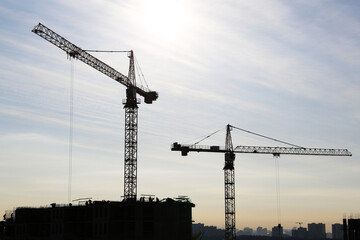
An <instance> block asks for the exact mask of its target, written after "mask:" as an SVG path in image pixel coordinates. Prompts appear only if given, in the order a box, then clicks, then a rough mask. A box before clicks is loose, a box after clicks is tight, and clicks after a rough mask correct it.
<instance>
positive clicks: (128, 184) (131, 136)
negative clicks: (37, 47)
mask: <svg viewBox="0 0 360 240" xmlns="http://www.w3.org/2000/svg"><path fill="white" fill-rule="evenodd" d="M32 32H33V33H35V34H37V35H39V36H40V37H42V38H44V39H45V40H47V41H49V42H50V43H52V44H54V45H55V46H57V47H58V48H60V49H62V50H63V51H65V52H66V53H67V55H68V56H69V57H72V58H76V59H79V60H81V61H82V62H84V63H86V64H88V65H89V66H90V67H93V68H95V69H96V70H98V71H100V72H101V73H103V74H105V75H107V76H108V77H110V78H112V79H114V80H115V81H117V82H119V83H121V84H122V85H124V86H125V87H126V100H125V101H124V102H123V104H124V109H125V144H124V145H125V150H124V199H125V200H128V199H135V200H136V195H137V141H138V139H137V137H138V104H139V103H140V101H139V100H138V99H137V98H136V94H139V95H140V96H142V97H144V101H145V103H147V104H151V103H152V102H153V101H155V100H156V99H157V98H158V93H157V92H155V91H151V90H150V89H148V88H147V87H145V86H142V85H139V84H138V83H137V82H136V78H135V66H134V53H133V51H132V50H131V51H128V57H129V58H130V66H129V72H128V76H125V75H123V74H122V73H120V72H118V71H117V70H115V69H114V68H112V67H110V66H109V65H107V64H106V63H104V62H102V61H100V60H99V59H97V58H96V57H94V56H92V55H91V54H89V53H88V52H87V51H86V50H83V49H81V48H80V47H78V46H76V45H75V44H73V43H71V42H69V41H68V40H66V39H65V38H63V37H62V36H60V35H58V34H57V33H55V32H54V31H52V30H51V29H49V28H47V27H46V26H44V25H43V24H41V23H39V24H38V25H36V26H35V27H34V29H33V30H32Z"/></svg>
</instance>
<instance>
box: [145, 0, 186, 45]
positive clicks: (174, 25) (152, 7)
mask: <svg viewBox="0 0 360 240" xmlns="http://www.w3.org/2000/svg"><path fill="white" fill-rule="evenodd" d="M181 3H182V2H181V1H174V0H154V1H144V2H143V7H142V11H141V18H142V24H143V25H144V27H145V28H146V31H147V32H148V33H149V34H151V35H152V36H154V37H156V38H159V39H161V40H165V41H174V40H176V39H178V38H180V37H181V36H182V35H184V34H185V30H186V27H187V23H188V20H189V19H188V15H189V14H188V13H187V12H186V9H185V6H184V5H183V4H181Z"/></svg>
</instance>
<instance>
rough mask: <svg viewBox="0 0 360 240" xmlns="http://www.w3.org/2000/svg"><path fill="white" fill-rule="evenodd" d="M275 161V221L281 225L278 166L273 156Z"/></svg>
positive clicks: (277, 160)
mask: <svg viewBox="0 0 360 240" xmlns="http://www.w3.org/2000/svg"><path fill="white" fill-rule="evenodd" d="M274 159H275V178H276V179H275V180H276V187H275V188H276V207H277V220H278V224H280V225H281V204H280V166H279V157H278V156H274Z"/></svg>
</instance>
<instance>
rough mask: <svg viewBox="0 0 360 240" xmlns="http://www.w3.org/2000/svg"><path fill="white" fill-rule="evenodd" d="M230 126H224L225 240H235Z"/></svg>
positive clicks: (233, 175)
mask: <svg viewBox="0 0 360 240" xmlns="http://www.w3.org/2000/svg"><path fill="white" fill-rule="evenodd" d="M230 131H231V126H230V125H227V126H226V139H225V150H226V152H225V165H224V168H223V170H224V183H225V187H224V188H225V239H231V240H235V236H236V224H235V169H234V161H235V153H234V149H233V144H232V139H231V133H230Z"/></svg>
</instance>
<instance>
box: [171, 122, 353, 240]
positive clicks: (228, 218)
mask: <svg viewBox="0 0 360 240" xmlns="http://www.w3.org/2000/svg"><path fill="white" fill-rule="evenodd" d="M233 128H236V127H234V126H231V125H230V124H228V125H227V126H226V138H225V147H220V146H204V145H197V144H193V145H190V144H179V143H177V142H175V143H173V144H172V146H171V150H172V151H180V152H181V155H182V156H187V154H188V153H189V152H214V153H225V165H224V168H223V170H224V180H225V240H235V239H236V228H235V174H234V173H235V169H234V161H235V153H255V154H272V155H273V156H274V157H280V154H289V155H317V156H319V155H322V156H352V155H351V153H350V152H349V151H348V150H347V149H326V148H303V147H299V146H296V145H293V146H296V147H263V146H237V147H235V148H233V144H232V139H231V130H232V129H233ZM237 129H239V128H237ZM240 130H242V129H240ZM256 135H258V134H256ZM273 140H274V139H273Z"/></svg>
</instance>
